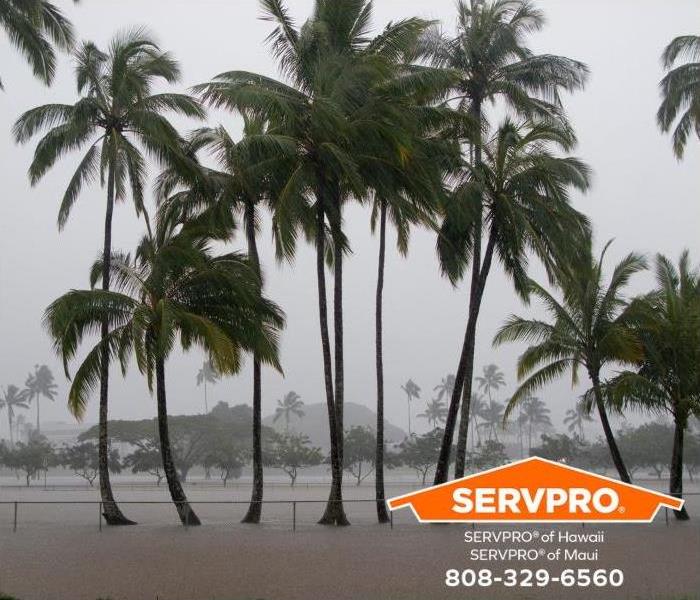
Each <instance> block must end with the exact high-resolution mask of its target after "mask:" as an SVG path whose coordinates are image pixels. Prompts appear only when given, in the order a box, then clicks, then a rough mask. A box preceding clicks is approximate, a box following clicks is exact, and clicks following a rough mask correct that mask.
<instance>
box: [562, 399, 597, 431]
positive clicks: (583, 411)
mask: <svg viewBox="0 0 700 600" xmlns="http://www.w3.org/2000/svg"><path fill="white" fill-rule="evenodd" d="M592 422H593V417H591V415H590V412H589V411H588V408H587V407H586V402H585V400H584V399H581V400H579V401H578V402H577V403H576V405H575V406H574V408H569V409H567V411H566V415H565V416H564V425H566V428H567V429H568V430H569V433H578V436H579V437H580V438H581V439H582V440H585V439H586V432H585V430H584V428H583V427H584V425H585V424H586V423H592Z"/></svg>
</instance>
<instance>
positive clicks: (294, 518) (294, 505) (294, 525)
mask: <svg viewBox="0 0 700 600" xmlns="http://www.w3.org/2000/svg"><path fill="white" fill-rule="evenodd" d="M296 530H297V503H296V500H295V501H294V502H292V531H296Z"/></svg>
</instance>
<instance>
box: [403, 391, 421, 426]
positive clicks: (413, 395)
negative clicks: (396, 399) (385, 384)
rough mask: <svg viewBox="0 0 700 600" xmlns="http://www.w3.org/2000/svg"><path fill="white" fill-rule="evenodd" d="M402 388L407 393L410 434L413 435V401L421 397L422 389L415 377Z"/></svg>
mask: <svg viewBox="0 0 700 600" xmlns="http://www.w3.org/2000/svg"><path fill="white" fill-rule="evenodd" d="M401 389H402V390H403V391H404V393H405V394H406V405H407V406H408V435H411V433H412V432H411V402H412V401H413V399H414V398H416V399H418V398H420V392H421V389H420V387H419V386H418V384H416V383H415V382H414V381H413V379H409V380H408V381H407V382H406V383H404V384H403V385H402V386H401Z"/></svg>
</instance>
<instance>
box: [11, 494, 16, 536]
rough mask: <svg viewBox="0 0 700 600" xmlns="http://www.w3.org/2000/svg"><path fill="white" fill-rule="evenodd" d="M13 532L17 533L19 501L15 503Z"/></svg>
mask: <svg viewBox="0 0 700 600" xmlns="http://www.w3.org/2000/svg"><path fill="white" fill-rule="evenodd" d="M12 531H13V532H14V531H17V501H15V517H14V522H13V525H12Z"/></svg>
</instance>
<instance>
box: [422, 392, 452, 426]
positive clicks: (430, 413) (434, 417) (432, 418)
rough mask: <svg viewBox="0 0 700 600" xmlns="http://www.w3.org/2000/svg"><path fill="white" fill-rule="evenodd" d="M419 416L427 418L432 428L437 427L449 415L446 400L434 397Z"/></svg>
mask: <svg viewBox="0 0 700 600" xmlns="http://www.w3.org/2000/svg"><path fill="white" fill-rule="evenodd" d="M418 416H419V417H420V418H421V419H427V420H428V423H429V424H430V425H431V429H435V428H436V427H438V426H439V425H440V423H444V422H445V417H446V416H447V406H446V405H445V401H444V400H442V399H441V398H440V397H438V398H433V399H432V400H430V401H429V402H428V403H427V406H426V408H425V412H422V413H420V414H419V415H418Z"/></svg>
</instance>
